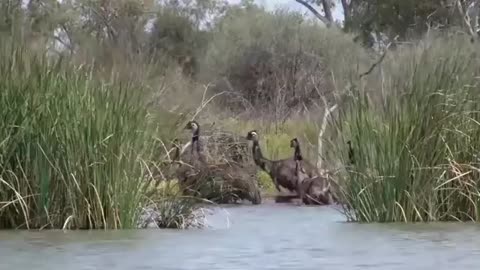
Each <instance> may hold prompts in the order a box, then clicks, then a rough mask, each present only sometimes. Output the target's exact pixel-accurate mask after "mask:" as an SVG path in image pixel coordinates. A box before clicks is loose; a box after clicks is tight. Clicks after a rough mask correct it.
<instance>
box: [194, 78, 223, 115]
mask: <svg viewBox="0 0 480 270" xmlns="http://www.w3.org/2000/svg"><path fill="white" fill-rule="evenodd" d="M209 86H210V83H209V84H207V85H206V86H205V87H204V88H205V90H204V91H203V95H202V101H201V102H200V106H198V108H197V110H196V111H195V114H194V115H193V116H192V120H194V119H195V117H197V115H198V114H199V113H201V112H202V111H203V109H204V108H205V107H206V106H207V105H208V104H209V103H210V102H211V101H212V100H214V99H215V98H216V97H218V96H220V95H223V94H225V93H226V91H222V92H219V93H216V94H214V95H213V96H211V97H210V98H208V99H206V95H207V91H208V88H209Z"/></svg>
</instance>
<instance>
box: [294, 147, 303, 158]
mask: <svg viewBox="0 0 480 270" xmlns="http://www.w3.org/2000/svg"><path fill="white" fill-rule="evenodd" d="M293 158H294V160H303V156H302V151H301V150H300V145H296V146H295V151H294V152H293Z"/></svg>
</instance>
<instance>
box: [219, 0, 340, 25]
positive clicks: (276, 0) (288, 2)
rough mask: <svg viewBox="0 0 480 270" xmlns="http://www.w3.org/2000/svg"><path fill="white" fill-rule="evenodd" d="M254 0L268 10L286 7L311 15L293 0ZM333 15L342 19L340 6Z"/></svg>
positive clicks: (336, 18) (230, 0)
mask: <svg viewBox="0 0 480 270" xmlns="http://www.w3.org/2000/svg"><path fill="white" fill-rule="evenodd" d="M228 1H229V2H231V3H239V2H240V0H228ZM255 2H256V3H257V4H260V5H263V6H265V7H266V8H267V9H269V10H274V9H275V8H277V7H280V8H288V9H291V10H295V11H299V12H301V13H303V14H306V15H308V16H313V15H312V14H311V12H310V11H309V10H308V9H307V8H305V7H304V6H302V5H301V4H299V3H297V2H296V1H295V0H255ZM333 17H334V18H335V20H340V21H343V10H342V8H341V7H338V8H335V9H334V10H333Z"/></svg>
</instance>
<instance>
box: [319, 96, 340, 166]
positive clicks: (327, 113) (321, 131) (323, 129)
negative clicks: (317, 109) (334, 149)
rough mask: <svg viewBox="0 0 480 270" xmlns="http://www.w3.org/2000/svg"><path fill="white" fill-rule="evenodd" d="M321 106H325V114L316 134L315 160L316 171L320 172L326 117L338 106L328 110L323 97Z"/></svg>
mask: <svg viewBox="0 0 480 270" xmlns="http://www.w3.org/2000/svg"><path fill="white" fill-rule="evenodd" d="M322 100H323V104H324V106H325V113H324V114H323V122H322V126H321V128H320V132H319V133H318V147H317V154H318V159H317V169H318V170H322V154H323V152H322V151H323V134H324V133H325V130H326V129H327V120H328V117H329V116H330V114H331V113H332V112H334V111H335V110H336V109H337V107H338V105H337V104H335V105H333V106H332V107H330V108H328V104H327V100H326V99H325V97H322Z"/></svg>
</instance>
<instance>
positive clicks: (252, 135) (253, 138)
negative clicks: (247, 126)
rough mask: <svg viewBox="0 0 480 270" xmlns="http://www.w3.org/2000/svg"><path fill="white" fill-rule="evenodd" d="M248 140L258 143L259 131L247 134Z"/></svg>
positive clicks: (251, 131)
mask: <svg viewBox="0 0 480 270" xmlns="http://www.w3.org/2000/svg"><path fill="white" fill-rule="evenodd" d="M247 140H249V141H257V140H258V133H257V131H256V130H255V129H254V130H250V131H249V132H248V133H247Z"/></svg>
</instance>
